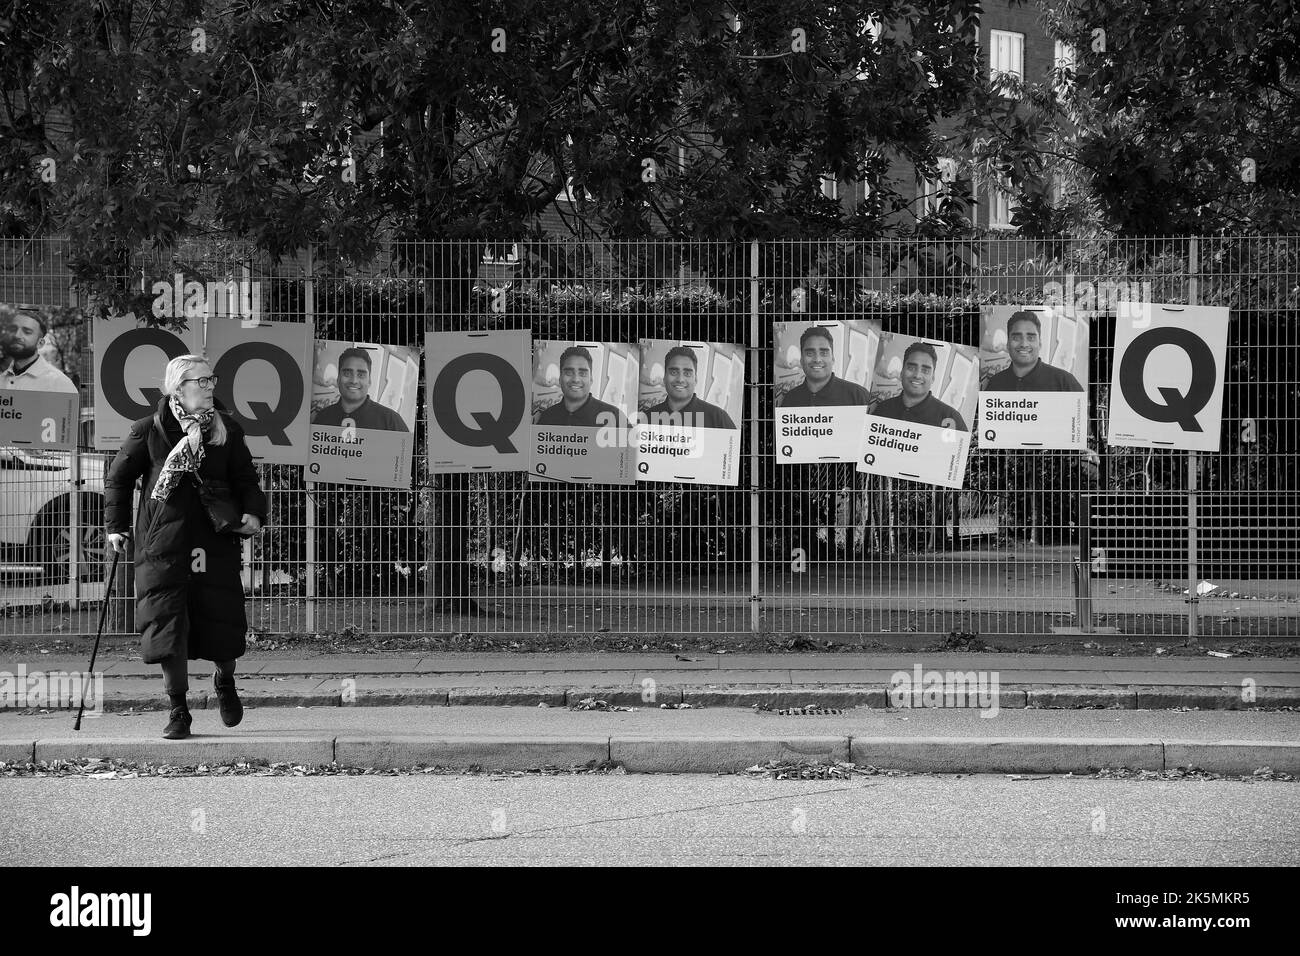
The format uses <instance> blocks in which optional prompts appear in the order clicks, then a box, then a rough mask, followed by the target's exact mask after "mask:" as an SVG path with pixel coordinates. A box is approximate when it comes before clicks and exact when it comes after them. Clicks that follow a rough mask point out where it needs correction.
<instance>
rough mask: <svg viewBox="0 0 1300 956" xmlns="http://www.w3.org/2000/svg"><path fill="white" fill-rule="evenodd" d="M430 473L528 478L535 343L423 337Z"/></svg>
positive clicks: (513, 336) (473, 336)
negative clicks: (510, 474)
mask: <svg viewBox="0 0 1300 956" xmlns="http://www.w3.org/2000/svg"><path fill="white" fill-rule="evenodd" d="M424 344H425V368H426V374H425V393H426V398H425V400H426V402H427V404H428V412H429V414H428V423H429V426H428V428H429V471H430V472H431V473H433V474H451V473H457V472H473V471H527V470H528V438H529V434H528V430H529V428H530V426H531V416H530V415H529V410H530V407H531V398H530V396H531V384H530V383H531V378H532V353H533V336H532V332H530V331H528V330H527V329H519V330H511V331H500V332H426V333H425V335H424Z"/></svg>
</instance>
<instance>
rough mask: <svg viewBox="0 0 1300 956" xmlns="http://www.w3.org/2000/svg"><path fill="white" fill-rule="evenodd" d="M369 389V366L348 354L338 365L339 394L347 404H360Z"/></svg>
mask: <svg viewBox="0 0 1300 956" xmlns="http://www.w3.org/2000/svg"><path fill="white" fill-rule="evenodd" d="M369 391H370V367H369V366H368V365H366V363H365V361H364V360H362V359H360V358H357V357H356V356H355V355H350V356H348V357H347V358H346V359H344V360H343V362H342V364H340V366H339V395H340V396H342V398H343V401H345V402H347V403H348V404H349V405H360V404H361V403H362V402H363V401H365V399H366V395H367V393H368V392H369Z"/></svg>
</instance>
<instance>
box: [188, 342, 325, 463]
mask: <svg viewBox="0 0 1300 956" xmlns="http://www.w3.org/2000/svg"><path fill="white" fill-rule="evenodd" d="M312 334H313V333H312V327H311V326H310V325H308V324H307V323H305V322H268V321H266V320H265V319H262V320H261V321H259V322H258V323H257V324H256V325H243V324H242V323H241V322H240V321H239V320H238V319H227V318H216V319H209V320H208V322H207V350H206V352H205V353H204V354H206V355H207V357H208V364H209V365H211V366H212V369H213V371H214V372H215V373H216V374H217V377H218V382H217V397H218V398H219V399H220V400H221V403H222V404H223V405H225V406H226V408H227V409H229V410H230V411H231V412H232V413H233V414H234V415H235V417H236V418H237V419H238V420H239V423H240V424H241V425H242V426H243V427H244V431H245V433H246V441H247V444H248V450H249V451H250V452H251V453H252V455H253V458H254V459H255V460H256V461H258V462H260V463H262V464H266V465H305V464H307V460H308V458H309V457H310V456H309V449H308V445H309V442H308V420H309V417H310V416H309V405H310V400H311V392H310V386H311V372H312ZM235 363H238V364H235Z"/></svg>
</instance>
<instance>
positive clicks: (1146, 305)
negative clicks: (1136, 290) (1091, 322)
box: [1107, 302, 1228, 451]
mask: <svg viewBox="0 0 1300 956" xmlns="http://www.w3.org/2000/svg"><path fill="white" fill-rule="evenodd" d="M1227 353H1228V310H1227V309H1226V308H1220V307H1212V306H1195V305H1160V304H1156V303H1151V302H1138V303H1130V304H1129V305H1128V306H1127V308H1125V309H1123V310H1121V311H1120V314H1119V316H1118V318H1116V320H1115V353H1114V357H1113V359H1112V363H1113V370H1112V373H1111V386H1110V422H1109V425H1108V428H1107V441H1108V442H1109V443H1110V444H1112V445H1118V446H1125V447H1131V448H1178V449H1184V450H1188V451H1218V450H1219V437H1220V435H1219V433H1220V431H1221V429H1222V426H1223V375H1224V366H1225V363H1226V360H1227Z"/></svg>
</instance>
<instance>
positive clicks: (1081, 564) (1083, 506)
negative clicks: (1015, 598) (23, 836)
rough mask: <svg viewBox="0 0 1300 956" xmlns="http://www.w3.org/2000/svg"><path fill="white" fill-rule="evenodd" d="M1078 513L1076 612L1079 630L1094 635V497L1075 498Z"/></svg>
mask: <svg viewBox="0 0 1300 956" xmlns="http://www.w3.org/2000/svg"><path fill="white" fill-rule="evenodd" d="M1075 500H1076V502H1077V508H1078V511H1077V513H1076V515H1075V519H1074V520H1075V524H1076V525H1077V527H1078V529H1079V556H1078V557H1077V558H1075V559H1074V564H1075V592H1074V600H1075V605H1074V610H1075V616H1076V617H1077V618H1078V624H1079V630H1081V631H1082V632H1083V633H1084V634H1091V633H1092V495H1088V494H1082V495H1077V496H1076V497H1075Z"/></svg>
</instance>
